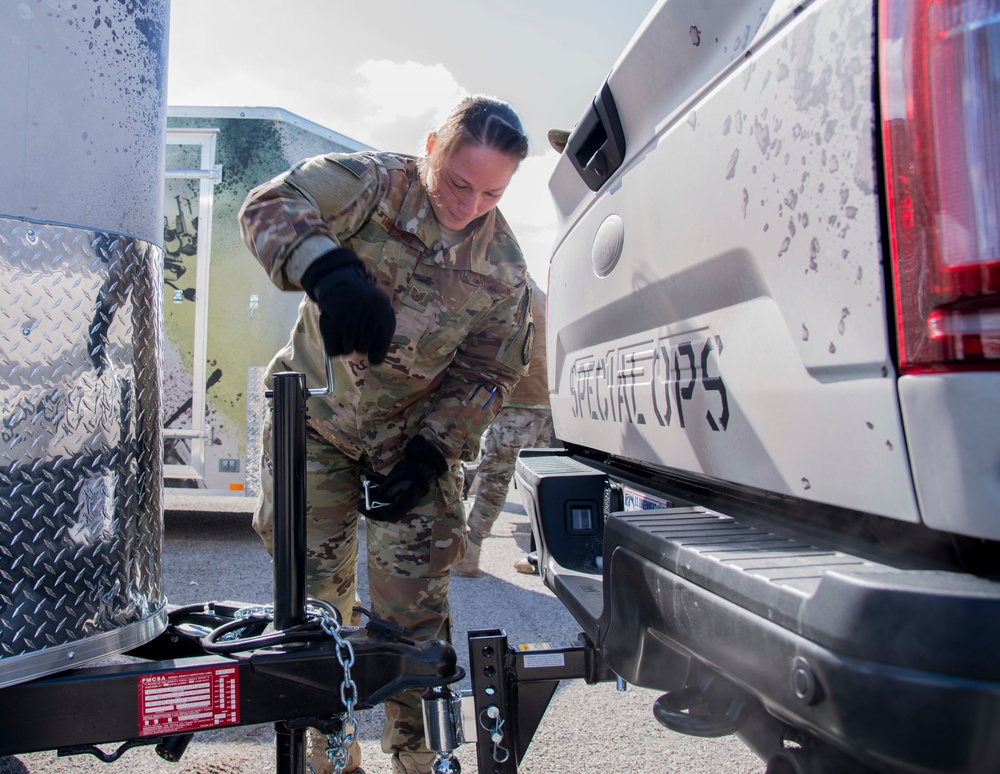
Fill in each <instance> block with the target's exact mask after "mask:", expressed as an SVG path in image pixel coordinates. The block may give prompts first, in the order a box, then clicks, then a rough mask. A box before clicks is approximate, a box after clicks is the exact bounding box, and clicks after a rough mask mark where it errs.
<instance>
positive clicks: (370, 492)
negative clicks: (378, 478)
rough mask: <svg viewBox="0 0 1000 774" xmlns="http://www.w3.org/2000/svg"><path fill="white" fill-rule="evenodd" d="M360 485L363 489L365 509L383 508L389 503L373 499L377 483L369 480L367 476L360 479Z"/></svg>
mask: <svg viewBox="0 0 1000 774" xmlns="http://www.w3.org/2000/svg"><path fill="white" fill-rule="evenodd" d="M362 485H363V486H364V489H365V510H369V511H371V510H374V509H375V508H384V507H385V506H387V505H388V504H389V503H383V502H379V501H378V500H376V499H375V490H376V489H378V484H376V483H375V482H374V481H369V480H368V479H367V478H366V479H363V480H362Z"/></svg>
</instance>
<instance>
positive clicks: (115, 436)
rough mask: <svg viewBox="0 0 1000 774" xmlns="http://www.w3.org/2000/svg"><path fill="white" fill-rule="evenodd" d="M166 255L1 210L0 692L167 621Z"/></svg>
mask: <svg viewBox="0 0 1000 774" xmlns="http://www.w3.org/2000/svg"><path fill="white" fill-rule="evenodd" d="M162 261H163V252H162V249H161V248H159V247H157V246H155V245H153V244H150V243H148V242H145V241H142V240H139V239H136V238H132V237H125V236H122V235H119V234H113V233H107V232H96V231H92V230H85V229H79V228H70V227H66V226H59V225H52V224H45V223H34V222H30V221H25V220H21V219H12V218H0V686H4V685H9V684H13V683H15V682H21V681H23V680H27V679H32V678H35V677H39V676H41V675H44V674H49V673H51V672H55V671H58V670H60V669H64V668H66V667H69V666H78V665H80V664H82V663H85V662H86V661H89V660H93V659H97V658H101V657H104V656H107V655H110V654H113V653H117V652H120V651H122V650H125V649H128V648H130V647H133V646H134V645H137V644H140V643H141V642H145V641H147V640H148V639H150V638H152V637H154V636H156V635H157V634H158V633H159V632H160V631H162V629H163V628H164V627H165V623H166V616H165V608H166V602H165V599H164V597H163V593H162V589H161V582H160V554H161V543H162V528H163V527H162V525H163V520H162V482H161V476H162V466H163V458H162V444H161V430H160V422H161V416H160V413H161V411H160V402H161V396H160V372H159V346H160V344H159V342H160V339H159V336H160V333H159V320H160V319H161V313H162V293H163V290H162V268H161V267H162Z"/></svg>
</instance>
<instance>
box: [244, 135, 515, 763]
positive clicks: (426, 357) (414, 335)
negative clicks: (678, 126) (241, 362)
mask: <svg viewBox="0 0 1000 774" xmlns="http://www.w3.org/2000/svg"><path fill="white" fill-rule="evenodd" d="M240 224H241V228H242V231H243V236H244V240H245V241H246V243H247V246H248V247H249V248H250V250H251V252H253V254H254V255H255V256H256V257H257V259H258V261H259V262H260V263H261V265H262V266H263V267H264V268H265V269H266V270H267V271H268V273H269V274H270V277H271V280H272V281H273V282H274V284H275V285H277V286H278V287H279V288H281V289H283V290H300V289H301V285H300V279H301V277H302V273H303V272H304V271H305V269H306V268H307V267H308V266H309V264H310V263H311V262H312V261H313V260H315V259H316V258H317V257H318V256H320V255H322V254H323V253H325V252H326V251H327V250H329V249H332V248H334V247H337V246H343V247H349V248H351V249H352V250H354V251H355V252H356V253H357V254H358V256H359V257H360V258H361V260H362V261H363V263H364V265H365V268H366V270H367V272H368V274H369V276H370V277H371V278H372V280H373V281H374V282H375V284H376V285H377V286H378V287H379V288H381V289H382V290H383V291H384V292H385V293H386V294H387V295H388V296H389V298H391V299H392V304H393V308H394V310H395V313H396V331H395V335H394V337H393V340H392V344H391V346H390V348H389V352H388V355H387V357H386V360H385V362H383V363H380V364H378V365H371V364H370V363H369V362H368V361H367V359H366V358H365V357H363V356H361V355H358V354H357V353H354V354H351V355H348V356H344V357H338V358H335V359H334V360H333V372H334V391H333V394H332V395H330V396H329V397H326V398H312V399H311V400H310V401H309V405H308V412H309V416H308V420H307V435H308V439H307V447H308V448H307V458H308V461H307V466H308V469H307V490H308V491H307V514H306V517H307V520H308V526H307V533H308V538H307V544H308V549H307V550H308V557H307V574H308V589H309V593H310V595H312V596H315V597H320V598H323V599H327V600H329V601H331V602H332V603H334V604H335V605H337V607H338V608H339V609H340V610H341V612H342V613H343V614H344V619H345V621H356V616H355V615H354V614H353V613H352V612H351V607H352V606H353V605H354V604H356V603H357V602H358V597H357V591H356V580H355V578H356V559H357V550H358V539H357V538H358V536H357V529H358V522H359V518H360V517H359V514H358V511H357V501H358V498H359V493H360V481H361V477H362V474H363V471H364V470H365V469H366V468H372V469H374V470H376V471H378V472H380V473H388V472H389V471H390V470H391V468H392V467H393V465H394V464H395V463H396V462H397V461H398V460H399V459H400V458H401V457H402V453H403V449H404V447H405V446H406V442H407V440H408V439H409V438H410V437H412V436H413V435H415V434H417V433H420V434H422V435H424V436H425V437H426V438H427V440H429V441H431V442H432V443H433V444H434V445H435V446H436V447H437V448H438V449H439V450H440V451H441V452H442V453H443V454H444V455H445V457H446V458H447V460H448V463H449V468H450V472H449V473H448V474H445V475H443V476H440V477H439V478H438V479H437V481H436V483H435V484H434V485H433V486H432V487H431V491H430V493H429V494H428V495H427V496H426V497H425V498H424V499H423V500H421V501H420V503H419V504H418V505H417V506H416V507H415V508H414V509H413V511H412V517H413V518H412V520H410V521H402V522H399V523H395V524H389V523H383V522H378V521H374V520H372V519H366V529H367V552H368V553H367V559H368V581H369V589H370V593H371V604H372V609H373V612H374V614H375V615H377V616H379V617H380V618H384V619H386V620H389V621H392V622H394V623H396V624H399V625H401V626H404V627H406V628H407V629H408V630H409V632H410V634H411V635H412V636H413V637H415V638H416V639H430V638H444V639H448V638H450V622H449V616H450V611H449V606H448V599H447V593H448V582H449V567H450V566H451V565H452V564H454V563H455V562H456V561H458V560H459V559H461V557H462V556H463V554H464V553H465V538H464V531H465V529H464V512H463V508H462V502H461V476H460V460H470V459H473V458H474V457H475V456H476V455H477V454H478V451H479V439H480V437H481V435H482V433H483V432H484V431H485V429H486V427H487V426H488V425H489V423H490V422H491V421H492V420H493V418H494V416H495V415H496V412H497V411H498V410H499V409H500V407H501V406H502V405H503V403H504V401H505V400H506V399H507V396H508V395H509V393H510V391H511V390H512V389H513V387H514V385H515V384H516V383H517V381H518V379H519V378H520V377H521V376H522V375H523V374H524V373H526V371H527V363H528V362H529V360H530V356H531V347H532V339H533V333H534V326H533V324H532V322H531V314H530V292H529V291H528V290H527V271H526V268H525V264H524V259H523V258H522V256H521V251H520V248H519V247H518V245H517V242H516V241H515V239H514V237H513V234H512V233H511V231H510V229H509V227H508V226H507V223H506V221H505V220H504V219H503V217H502V216H501V214H500V213H499V211H497V210H496V209H493V210H491V211H490V212H489V213H487V214H486V215H484V216H483V217H482V218H481V219H480V220H479V221H477V222H476V224H475V228H474V230H473V231H472V233H471V234H470V235H469V236H467V237H466V239H465V240H464V241H463V242H461V243H460V244H457V245H454V246H452V247H450V248H447V249H442V242H441V232H440V229H439V226H438V222H437V220H436V218H435V216H434V213H433V210H432V208H431V204H430V200H429V199H428V197H427V191H426V189H425V187H424V186H423V184H422V183H421V182H420V179H419V175H418V173H417V170H416V164H415V160H414V159H413V158H411V157H408V156H401V155H393V154H386V153H357V154H346V155H345V154H329V155H326V156H319V157H316V158H312V159H307V160H306V161H304V162H302V163H301V164H299V165H298V166H297V167H295V168H294V169H292V170H290V171H289V172H287V173H285V174H283V175H280V176H279V177H277V178H275V179H274V180H272V181H270V182H269V183H265V184H264V185H262V186H259V187H257V188H255V189H254V190H253V191H251V192H250V195H249V196H248V197H247V200H246V202H245V203H244V205H243V208H242V209H241V211H240ZM324 357H325V356H324V349H323V342H322V338H321V335H320V332H319V312H318V307H317V306H316V304H315V303H314V302H312V301H311V300H310V299H309V298H308V297H305V298H303V301H302V304H301V305H300V307H299V316H298V320H297V322H296V325H295V327H294V329H293V330H292V335H291V340H290V341H289V343H288V344H287V345H286V346H285V347H284V348H283V349H282V350H281V351H280V352H278V354H277V355H276V356H275V358H274V360H273V361H272V363H271V365H270V368H269V371H268V378H270V376H271V375H273V374H274V373H276V372H278V371H297V372H301V373H304V374H305V375H306V381H307V384H309V385H310V386H317V385H321V384H323V383H324V382H325V366H324ZM269 433H270V428H269V425H268V426H266V427H265V439H264V444H263V449H264V450H265V451H264V460H263V464H262V466H261V470H262V481H261V483H262V487H261V488H262V492H263V495H262V497H261V501H260V502H259V503H258V508H257V511H256V513H255V514H254V528H255V529H256V530H257V532H258V533H259V534H260V535H261V537H262V539H263V540H264V543H265V545H266V546H267V547H268V548H269V549H270V547H271V524H272V502H271V467H272V466H271V461H270V459H269V458H268V457H269V449H270V443H269V439H268V437H267V436H268V435H269ZM385 710H386V715H387V723H386V726H385V729H384V731H383V735H382V748H383V750H385V751H386V752H387V753H398V752H400V751H411V752H414V753H418V754H419V753H424V752H426V747H424V746H423V729H422V721H421V708H420V691H408V692H405V693H403V694H399V695H397V696H395V697H394V698H392V699H390V700H389V701H387V702H386V705H385ZM397 757H398V756H397ZM404 757H405V756H404ZM418 757H419V756H418ZM394 765H395V764H394Z"/></svg>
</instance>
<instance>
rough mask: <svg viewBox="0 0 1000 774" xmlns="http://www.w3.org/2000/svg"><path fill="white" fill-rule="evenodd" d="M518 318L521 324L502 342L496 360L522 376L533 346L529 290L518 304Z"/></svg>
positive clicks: (533, 336)
mask: <svg viewBox="0 0 1000 774" xmlns="http://www.w3.org/2000/svg"><path fill="white" fill-rule="evenodd" d="M519 306H520V310H519V314H518V318H519V319H520V321H521V324H520V325H519V326H518V327H516V328H514V329H513V330H512V331H511V332H510V334H509V335H508V337H507V340H506V341H505V342H504V345H503V347H501V349H500V353H499V355H498V356H497V360H499V361H500V362H501V363H503V364H504V365H506V366H507V367H508V368H511V369H513V370H514V371H515V372H517V373H519V374H520V375H521V376H524V375H525V374H526V373H528V363H530V362H531V350H532V349H533V348H534V344H535V323H534V320H533V319H532V317H531V289H530V288H527V289H526V290H525V293H524V297H523V298H522V300H521V303H520V305H519Z"/></svg>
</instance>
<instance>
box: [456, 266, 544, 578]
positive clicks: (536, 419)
mask: <svg viewBox="0 0 1000 774" xmlns="http://www.w3.org/2000/svg"><path fill="white" fill-rule="evenodd" d="M529 283H530V287H531V314H532V319H533V320H534V323H535V326H536V330H537V337H536V339H535V346H534V350H533V352H532V355H531V363H530V367H529V371H528V375H527V376H526V377H525V378H524V379H522V380H521V381H520V382H518V384H517V386H516V387H515V388H514V392H513V393H511V396H510V400H509V401H507V402H506V403H505V404H504V406H503V408H502V409H500V413H499V414H497V417H496V419H494V420H493V423H492V424H491V425H490V427H489V430H487V431H486V436H485V438H484V439H483V456H482V459H481V460H480V462H479V469H478V471H477V473H476V500H475V503H474V505H473V506H472V511H471V512H470V513H469V533H470V534H469V538H470V540H472V541H473V542H474V543H476V545H482V542H483V539H484V538H486V537H487V536H488V535H489V534H490V531H491V530H492V529H493V524H494V522H495V521H496V520H497V517H498V516H499V515H500V511H502V510H503V506H504V503H505V502H507V491H508V489H509V487H510V480H511V478H513V476H514V465H515V463H516V462H517V453H518V452H519V451H520V450H521V449H522V448H529V449H530V448H536V447H545V446H551V445H552V444H553V443H554V441H555V438H554V435H553V432H552V410H551V408H550V406H549V381H548V378H547V374H546V368H547V365H546V362H545V294H544V293H542V291H541V290H540V289H539V288H538V286H537V285H535V281H534V280H533V279H532V280H529ZM477 566H478V562H477Z"/></svg>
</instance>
